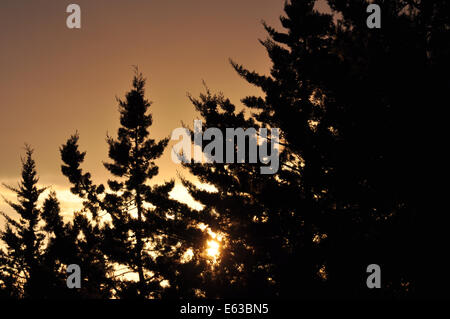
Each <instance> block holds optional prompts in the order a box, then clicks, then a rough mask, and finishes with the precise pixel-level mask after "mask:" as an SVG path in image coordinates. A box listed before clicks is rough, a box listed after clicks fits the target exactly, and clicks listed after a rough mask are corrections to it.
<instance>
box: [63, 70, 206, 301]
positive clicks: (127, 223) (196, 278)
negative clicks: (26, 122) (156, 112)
mask: <svg viewBox="0 0 450 319" xmlns="http://www.w3.org/2000/svg"><path fill="white" fill-rule="evenodd" d="M135 71H136V72H135V76H134V79H133V83H132V86H133V88H132V90H131V91H129V92H128V93H127V94H126V97H125V99H124V100H120V99H119V100H118V103H119V112H120V124H121V126H120V128H119V130H118V134H117V139H114V138H112V137H108V138H107V142H108V145H109V154H108V155H109V158H110V160H111V162H108V163H104V166H105V168H106V169H107V170H108V171H109V172H110V173H111V174H112V175H113V176H114V177H115V179H111V180H108V187H109V190H106V189H105V187H104V186H103V185H99V186H96V185H94V183H93V181H92V180H91V175H90V174H89V173H83V171H82V170H81V169H80V165H81V163H82V162H83V160H84V156H85V153H82V152H80V151H79V150H78V136H77V135H74V136H72V137H71V138H70V139H69V140H68V141H67V143H66V144H65V145H64V146H63V147H62V148H61V155H62V159H63V162H64V163H65V165H63V167H62V171H63V173H64V175H66V176H67V177H68V178H69V180H70V181H71V182H72V184H73V185H74V186H73V187H72V192H74V193H75V194H78V195H79V196H81V197H82V198H84V199H85V201H84V203H85V208H86V209H87V210H89V211H90V212H91V213H92V217H93V218H94V219H96V220H97V221H98V222H99V223H102V228H101V231H102V244H101V246H102V248H101V250H102V251H103V253H104V254H105V255H106V256H107V258H108V261H109V262H110V264H111V265H114V266H115V267H116V274H115V276H116V277H117V278H116V279H117V280H115V282H116V288H115V291H116V295H117V296H118V297H122V298H159V297H163V296H173V297H180V296H184V297H188V296H195V294H196V293H198V291H199V290H197V289H200V288H201V281H202V279H201V276H200V274H201V272H202V271H203V267H204V266H202V265H203V264H204V263H201V262H200V260H199V258H198V257H197V256H199V254H198V252H199V251H201V250H203V249H204V247H205V243H206V241H205V240H204V239H205V238H206V236H205V235H204V234H203V233H202V232H201V230H200V229H199V228H198V221H197V218H198V216H196V214H195V212H194V211H192V210H191V209H189V207H188V206H186V205H184V204H181V203H179V202H177V201H175V200H172V199H171V198H170V195H169V193H170V191H171V190H172V189H173V187H174V181H170V182H166V183H164V184H163V185H154V186H151V185H149V181H150V180H151V179H152V178H153V177H155V176H156V175H157V174H158V167H157V165H156V164H155V160H156V159H158V158H159V157H160V156H161V155H162V153H163V151H164V149H165V148H166V146H167V143H168V139H167V138H165V139H162V140H160V141H158V142H156V141H155V140H154V139H152V138H150V137H149V131H148V128H149V127H150V126H151V125H152V116H151V115H150V114H149V113H148V109H149V107H150V105H151V103H150V102H149V101H148V100H146V98H145V96H144V95H145V91H144V86H145V79H144V78H143V75H142V74H141V73H140V72H139V71H138V70H137V68H136V70H135ZM99 212H101V213H102V217H104V216H108V217H109V218H110V220H109V221H105V220H104V218H103V219H102V218H101V217H100V216H99ZM191 250H192V253H193V256H194V257H193V258H192V259H190V260H185V258H184V257H185V254H186V253H187V252H188V251H191ZM126 273H134V274H137V280H128V279H124V277H123V276H121V275H123V274H126ZM188 278H189V280H188Z"/></svg>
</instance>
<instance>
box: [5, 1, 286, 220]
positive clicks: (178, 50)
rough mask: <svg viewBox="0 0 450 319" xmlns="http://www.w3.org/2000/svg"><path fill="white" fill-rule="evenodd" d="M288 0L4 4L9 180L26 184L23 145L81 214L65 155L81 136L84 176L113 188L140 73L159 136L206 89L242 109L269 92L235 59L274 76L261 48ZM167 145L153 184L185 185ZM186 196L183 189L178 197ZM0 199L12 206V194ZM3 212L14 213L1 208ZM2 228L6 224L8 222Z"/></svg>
mask: <svg viewBox="0 0 450 319" xmlns="http://www.w3.org/2000/svg"><path fill="white" fill-rule="evenodd" d="M70 3H76V4H78V5H80V7H81V19H82V28H81V29H80V30H77V29H68V28H67V27H66V18H67V16H68V15H69V14H68V13H66V7H67V5H69V4H70ZM283 4H284V0H226V1H217V0H190V1H185V0H145V1H144V0H127V1H125V0H95V1H92V0H72V1H61V0H58V1H56V0H53V1H51V0H42V1H32V0H27V1H24V0H1V1H0V43H1V50H0V103H1V104H0V110H1V113H0V150H1V151H0V163H1V165H0V182H2V183H6V184H12V185H16V183H17V181H18V180H19V179H20V167H21V165H20V156H21V155H23V154H24V150H23V145H24V143H28V144H30V145H31V146H32V147H33V148H34V149H35V160H36V162H37V168H38V173H39V175H40V183H41V184H42V185H45V186H52V188H53V189H54V190H56V191H58V194H59V198H60V200H61V202H62V206H63V209H65V210H67V211H68V212H69V211H70V209H72V208H75V207H76V206H77V204H76V201H75V197H73V198H72V197H71V196H70V194H69V191H68V189H69V184H68V183H67V181H66V178H65V177H64V176H63V175H62V174H61V172H60V166H61V161H60V157H59V150H58V149H59V147H60V146H61V144H63V143H64V142H65V140H66V139H67V138H68V137H69V136H70V135H71V134H73V133H74V132H75V131H77V130H78V132H79V134H80V145H81V149H82V150H86V151H87V158H86V162H85V165H84V168H85V169H86V170H88V171H90V172H91V173H92V175H93V178H94V181H96V182H97V183H101V182H105V181H106V179H107V178H108V176H109V175H108V173H107V171H106V170H105V169H104V168H103V165H102V161H106V160H107V145H106V142H105V137H106V134H107V132H109V134H111V135H113V136H115V134H116V130H117V127H118V124H119V121H118V119H119V114H118V111H117V102H116V100H115V97H116V96H117V97H123V96H124V94H125V93H126V92H127V91H128V90H129V89H130V86H131V79H132V75H133V70H132V67H131V66H132V65H138V66H139V68H140V70H141V71H142V72H143V73H144V75H145V77H146V78H147V91H146V96H147V98H148V99H150V100H151V101H153V102H154V104H153V106H152V107H151V112H152V114H153V119H154V124H153V126H152V127H151V132H150V133H151V136H152V137H155V138H158V139H159V138H163V137H167V136H170V134H171V132H172V130H173V129H175V128H177V127H180V126H181V122H184V123H186V124H188V125H191V126H192V125H193V119H194V118H195V117H196V116H197V115H196V113H195V111H194V107H193V106H192V104H191V103H190V102H189V100H188V99H187V97H186V93H188V92H189V93H191V94H193V95H194V96H197V95H198V94H199V93H201V92H203V91H204V89H203V85H202V80H204V81H205V82H206V84H207V85H208V87H209V88H210V89H211V90H212V91H213V92H219V91H222V92H223V93H224V95H225V96H226V97H228V98H230V99H231V100H232V101H233V102H234V103H236V104H239V103H240V102H239V101H240V99H241V98H243V97H245V96H246V95H251V94H260V92H259V91H258V90H257V89H256V88H254V87H252V86H250V85H249V84H248V83H246V82H245V81H244V80H242V79H241V78H240V77H239V76H238V75H237V74H236V72H235V71H234V70H233V69H232V67H231V66H230V64H229V62H228V59H229V58H233V59H234V60H235V61H237V62H238V63H241V64H243V65H245V66H246V67H247V68H249V69H254V70H257V71H258V72H260V73H265V74H267V73H268V72H269V70H270V64H269V58H268V57H267V54H266V52H265V49H264V48H263V47H262V46H261V45H260V44H259V43H258V39H264V38H266V33H265V30H264V28H263V27H262V25H261V23H260V22H261V20H265V21H266V22H268V24H270V25H272V26H274V27H276V28H277V29H280V27H281V25H280V22H279V19H278V18H279V16H280V15H281V14H282V13H283ZM172 145H173V142H172V143H171V144H169V147H168V148H167V150H166V153H165V154H164V156H163V157H162V158H161V159H160V160H159V161H158V164H159V166H160V174H159V176H158V177H157V178H155V180H154V181H155V182H162V181H163V180H169V179H171V178H176V173H177V171H179V172H182V173H184V174H187V173H186V172H183V171H182V169H181V166H179V165H177V164H174V163H173V162H172V161H171V159H170V149H171V147H172ZM178 190H179V189H178ZM180 193H181V192H180V191H179V194H178V195H177V196H179V197H180V198H181V197H182V196H183V195H180ZM0 194H2V195H4V196H5V197H6V198H8V199H14V197H11V194H10V192H8V191H7V189H5V188H4V187H3V186H1V187H0ZM0 210H2V211H5V212H10V211H11V210H10V209H9V208H7V206H6V205H5V204H4V203H3V202H1V203H0ZM0 224H3V221H1V222H0Z"/></svg>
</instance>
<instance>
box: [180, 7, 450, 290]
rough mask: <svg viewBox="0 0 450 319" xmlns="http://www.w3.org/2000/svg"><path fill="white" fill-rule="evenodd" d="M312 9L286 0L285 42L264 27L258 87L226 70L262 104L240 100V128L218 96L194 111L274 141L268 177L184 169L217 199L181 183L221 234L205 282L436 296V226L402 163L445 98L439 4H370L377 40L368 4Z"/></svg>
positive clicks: (413, 167)
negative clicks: (378, 17) (265, 59)
mask: <svg viewBox="0 0 450 319" xmlns="http://www.w3.org/2000/svg"><path fill="white" fill-rule="evenodd" d="M314 4H315V1H296V0H292V1H290V2H287V3H286V5H285V12H286V16H284V17H282V18H281V23H282V25H283V27H284V28H285V29H286V30H287V31H286V32H278V31H276V30H275V29H273V28H271V27H269V26H267V25H264V26H265V28H266V30H267V32H268V34H269V38H268V39H267V40H264V41H261V43H262V44H263V45H264V47H265V48H266V50H267V52H268V54H269V57H270V59H271V61H272V64H273V65H272V69H271V74H270V76H263V75H259V74H257V73H256V72H251V71H249V70H247V69H245V68H244V67H242V66H240V65H238V64H236V63H234V62H232V65H233V67H234V68H235V69H236V71H237V72H238V73H239V74H240V75H241V76H242V77H243V78H244V79H246V80H247V81H248V82H249V83H251V84H253V85H255V86H257V87H259V88H260V89H262V91H263V92H264V97H255V96H250V97H246V98H245V99H243V103H244V104H245V106H246V107H248V108H249V109H251V110H253V113H252V114H251V116H250V118H249V119H247V120H245V118H244V115H243V113H241V112H240V113H237V112H236V111H235V108H234V106H233V105H232V104H231V103H230V101H228V100H226V99H224V98H223V97H221V96H213V95H211V94H210V93H209V92H208V94H206V95H201V97H200V99H193V103H194V105H195V107H196V109H197V110H198V111H199V112H200V114H201V115H202V117H203V118H204V120H205V122H206V125H205V126H207V127H218V128H220V129H222V130H224V128H226V127H243V128H248V127H251V126H253V127H256V125H255V123H258V125H261V126H262V127H272V128H273V127H276V128H280V129H281V143H280V144H281V154H280V170H279V172H278V173H277V174H276V175H274V176H270V175H265V176H263V175H260V174H259V171H258V170H257V169H256V168H257V167H259V165H258V166H257V167H255V165H248V164H246V165H244V164H232V165H230V164H225V165H217V164H216V165H198V164H189V165H187V166H188V167H189V168H190V169H191V172H192V173H193V174H194V175H196V176H197V177H198V178H199V179H200V180H201V181H203V182H207V183H210V184H212V185H214V186H215V187H216V189H217V190H218V192H217V193H210V192H207V191H204V190H200V189H197V188H195V187H194V186H193V185H192V184H191V183H189V182H187V181H185V184H186V186H188V188H189V190H190V192H191V194H192V195H193V197H194V198H195V199H197V200H199V201H200V202H201V203H203V204H205V205H206V206H207V208H206V211H207V212H209V213H210V214H211V216H216V217H215V218H212V219H211V227H213V228H214V229H216V230H217V231H222V232H224V233H226V234H228V239H227V242H226V245H225V246H224V249H223V251H222V258H223V264H221V266H223V268H222V270H223V272H218V273H217V274H216V280H218V282H219V283H220V282H223V283H227V282H230V283H231V285H229V288H230V289H231V290H230V291H226V290H223V291H219V292H218V294H225V296H230V295H233V293H238V294H240V293H241V294H242V295H246V296H258V295H261V294H264V293H267V294H268V295H272V296H281V297H291V298H295V297H305V296H306V297H339V298H341V297H343V298H345V297H353V298H355V297H356V298H365V297H402V296H416V295H422V296H423V295H425V294H426V293H430V289H429V288H430V287H433V289H434V291H433V294H435V295H437V296H439V295H441V294H443V293H444V291H443V290H442V289H440V288H439V285H438V284H437V282H439V280H440V279H441V280H445V278H440V277H442V275H437V277H435V276H433V270H434V269H438V264H442V263H443V258H442V257H441V256H442V255H441V254H442V251H439V249H431V250H432V253H427V252H426V249H427V248H428V249H430V248H432V247H433V243H431V239H430V237H431V236H432V235H433V234H435V235H436V236H438V237H437V238H439V241H438V242H437V243H434V245H438V246H437V247H439V248H442V249H443V247H444V246H445V245H444V243H446V242H448V241H446V240H445V238H444V237H443V233H444V231H443V229H441V226H440V224H441V223H446V222H447V221H448V218H447V217H446V216H445V215H442V214H436V213H435V212H434V211H433V210H434V208H433V210H431V211H430V209H431V203H430V202H429V201H430V199H431V198H432V197H431V196H429V195H430V193H429V192H428V190H426V189H424V186H425V185H427V184H426V182H427V181H429V180H430V179H427V177H426V173H425V172H426V171H423V170H422V171H420V169H419V168H418V166H417V165H418V164H417V162H415V161H414V160H413V159H414V158H415V157H416V156H417V152H418V151H419V152H427V151H428V152H429V156H430V157H432V155H433V154H435V152H434V151H433V150H432V149H431V148H430V146H428V145H427V143H432V142H436V141H437V140H439V139H442V135H438V134H435V135H433V133H435V132H436V133H437V130H435V129H433V125H432V124H431V123H432V122H433V116H432V115H433V114H439V113H440V112H439V109H438V107H439V105H440V104H441V103H442V101H445V100H446V98H445V95H444V94H445V92H447V91H448V89H449V88H450V87H449V81H448V78H444V77H442V76H443V75H445V74H447V73H446V72H448V70H449V68H448V65H449V63H448V59H445V58H443V57H444V56H446V55H447V56H448V52H449V50H448V49H449V44H448V41H445V40H444V39H445V38H446V36H448V33H449V28H448V24H449V19H448V18H449V17H448V14H449V12H450V11H449V10H448V2H445V1H436V2H434V3H427V2H425V1H422V2H414V1H380V5H381V7H382V21H383V22H382V23H383V26H382V28H381V29H368V27H367V25H366V18H367V16H368V14H367V13H366V8H367V5H368V4H369V2H365V1H329V4H330V6H331V7H332V8H333V10H334V12H333V15H329V14H322V13H319V12H317V11H315V10H314ZM339 17H340V18H339ZM333 18H338V22H334V21H333ZM427 105H431V107H432V108H433V109H432V111H430V112H427V111H424V107H425V106H427ZM424 138H425V139H428V138H431V139H433V140H432V141H431V142H430V141H428V140H425V141H426V142H425V143H424V142H423V141H424V140H423V139H424ZM433 145H436V144H433ZM421 154H422V153H421ZM425 154H426V153H425ZM425 154H423V156H426V155H425ZM430 162H431V161H430ZM427 163H428V162H427ZM422 169H423V168H422ZM426 203H428V205H430V207H427V205H426ZM433 207H434V206H433ZM422 223H425V224H426V225H427V227H426V228H423V227H421V224H422ZM435 232H436V233H435ZM421 246H424V247H427V248H425V249H423V248H421ZM424 258H425V259H424ZM428 260H432V261H433V265H432V266H428V265H427V263H428ZM373 263H375V264H379V265H380V266H381V269H382V283H383V288H382V289H374V290H369V289H368V288H367V286H366V278H367V276H368V274H367V273H366V267H367V266H368V265H369V264H373ZM424 266H425V267H426V271H424V270H423V269H420V268H421V267H424ZM427 276H432V277H433V281H432V282H434V283H430V282H427V281H426V277H427ZM243 286H244V287H246V289H247V290H243V288H242V287H243ZM264 287H266V288H264ZM427 287H428V289H427ZM264 289H265V290H264ZM244 291H245V292H244Z"/></svg>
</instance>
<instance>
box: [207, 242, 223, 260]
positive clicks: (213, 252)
mask: <svg viewBox="0 0 450 319" xmlns="http://www.w3.org/2000/svg"><path fill="white" fill-rule="evenodd" d="M206 254H207V255H208V256H209V257H211V258H217V257H218V256H219V254H220V244H219V242H217V241H215V240H208V249H206Z"/></svg>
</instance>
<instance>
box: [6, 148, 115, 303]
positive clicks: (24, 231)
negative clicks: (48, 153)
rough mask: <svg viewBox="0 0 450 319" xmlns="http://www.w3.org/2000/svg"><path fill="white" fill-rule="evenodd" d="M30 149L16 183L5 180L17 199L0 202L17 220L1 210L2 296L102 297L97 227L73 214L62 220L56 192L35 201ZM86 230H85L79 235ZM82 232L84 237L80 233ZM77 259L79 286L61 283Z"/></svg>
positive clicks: (36, 192)
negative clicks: (7, 207) (2, 225)
mask: <svg viewBox="0 0 450 319" xmlns="http://www.w3.org/2000/svg"><path fill="white" fill-rule="evenodd" d="M32 154H33V151H32V150H31V148H29V147H27V149H26V157H25V159H24V160H23V161H22V180H21V182H20V184H19V186H18V187H11V186H7V185H5V186H6V187H7V188H8V189H10V190H11V191H13V192H14V193H16V194H17V201H18V202H17V203H14V202H11V201H6V202H7V203H8V204H9V206H11V207H12V208H13V209H14V211H15V212H16V213H17V214H18V215H19V217H20V219H19V221H16V220H15V219H14V218H13V217H11V216H9V215H6V214H5V213H2V215H3V216H4V217H5V219H6V221H7V222H6V225H5V231H2V232H1V237H0V239H1V241H2V243H3V244H4V246H5V250H3V249H2V250H1V251H0V259H1V260H0V261H1V263H0V264H1V268H0V273H1V275H0V280H1V283H0V285H1V286H2V287H3V289H2V296H1V297H4V298H7V297H9V298H14V299H17V298H27V299H45V298H51V299H55V298H100V297H101V298H107V297H109V290H106V291H105V290H104V289H102V285H104V284H105V283H107V280H106V277H105V273H106V269H107V267H106V265H105V261H104V258H103V257H102V255H101V254H98V251H95V248H93V247H95V246H98V240H99V238H98V229H95V227H93V226H92V225H91V223H90V222H89V220H87V219H86V218H85V217H83V216H81V215H79V214H75V217H74V219H73V221H72V222H69V223H65V222H64V221H63V218H62V215H61V211H60V206H59V202H58V199H57V198H56V194H55V193H54V192H50V194H49V195H48V197H47V198H46V199H45V200H44V203H43V205H42V206H39V203H38V201H39V198H40V197H41V195H42V193H43V192H44V191H45V190H46V188H39V187H38V186H37V183H38V181H39V179H38V177H37V172H36V167H35V162H34V160H33V158H32ZM84 234H86V235H84ZM80 235H83V237H84V238H80ZM69 264H78V265H80V266H81V267H83V269H84V270H85V271H84V272H83V285H82V289H80V290H70V289H68V288H67V285H66V278H67V273H66V267H67V265H69Z"/></svg>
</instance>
